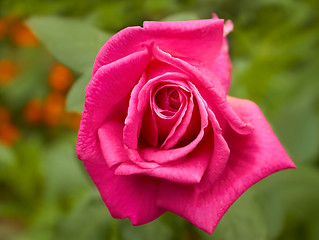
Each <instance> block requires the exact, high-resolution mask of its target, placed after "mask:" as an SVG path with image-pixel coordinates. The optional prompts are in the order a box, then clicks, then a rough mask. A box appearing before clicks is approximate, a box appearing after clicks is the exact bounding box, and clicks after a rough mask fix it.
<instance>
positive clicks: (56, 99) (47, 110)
mask: <svg viewBox="0 0 319 240" xmlns="http://www.w3.org/2000/svg"><path fill="white" fill-rule="evenodd" d="M64 105H65V97H64V96H63V95H62V94H61V93H58V92H52V93H50V94H49V95H48V96H47V97H46V99H45V101H44V106H43V115H42V116H43V121H44V123H45V124H47V125H48V126H50V127H56V126H58V125H59V124H60V123H61V120H62V119H63V115H64Z"/></svg>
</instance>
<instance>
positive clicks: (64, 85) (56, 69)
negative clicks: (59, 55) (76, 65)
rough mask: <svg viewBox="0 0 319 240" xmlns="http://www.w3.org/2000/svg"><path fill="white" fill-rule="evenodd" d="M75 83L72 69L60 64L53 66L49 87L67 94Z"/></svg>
mask: <svg viewBox="0 0 319 240" xmlns="http://www.w3.org/2000/svg"><path fill="white" fill-rule="evenodd" d="M73 81H74V75H73V73H72V71H71V70H70V69H68V68H67V67H65V66H64V65H62V64H60V63H56V64H55V65H53V66H52V68H51V70H50V72H49V86H50V87H51V88H52V89H53V90H55V91H58V92H66V91H67V90H68V89H69V88H70V87H71V85H72V83H73Z"/></svg>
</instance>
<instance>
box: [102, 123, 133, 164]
mask: <svg viewBox="0 0 319 240" xmlns="http://www.w3.org/2000/svg"><path fill="white" fill-rule="evenodd" d="M123 128H124V124H123V123H121V122H119V121H107V122H105V123H104V124H103V126H102V127H100V128H99V130H98V136H99V140H100V147H101V151H102V154H103V156H104V159H105V160H106V164H107V166H108V167H109V168H111V167H112V166H114V165H116V164H118V163H121V162H126V161H128V157H127V154H126V151H125V149H124V144H123Z"/></svg>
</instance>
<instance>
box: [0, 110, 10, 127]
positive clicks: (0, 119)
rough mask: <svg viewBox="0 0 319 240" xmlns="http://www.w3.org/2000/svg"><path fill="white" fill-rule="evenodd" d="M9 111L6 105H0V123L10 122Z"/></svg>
mask: <svg viewBox="0 0 319 240" xmlns="http://www.w3.org/2000/svg"><path fill="white" fill-rule="evenodd" d="M10 119H11V116H10V112H9V110H8V109H7V108H6V107H3V106H0V124H3V123H7V122H10Z"/></svg>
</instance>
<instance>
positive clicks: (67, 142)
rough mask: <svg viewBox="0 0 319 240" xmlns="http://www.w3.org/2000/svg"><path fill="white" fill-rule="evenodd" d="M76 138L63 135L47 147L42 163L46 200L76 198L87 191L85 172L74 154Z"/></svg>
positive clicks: (71, 135)
mask: <svg viewBox="0 0 319 240" xmlns="http://www.w3.org/2000/svg"><path fill="white" fill-rule="evenodd" d="M75 142H76V136H75V135H74V134H73V133H72V134H64V135H63V136H62V137H61V138H58V139H56V141H54V142H53V143H51V144H50V145H49V146H47V149H45V151H44V159H43V161H42V166H43V170H42V171H43V175H44V184H45V186H44V189H45V195H46V197H47V199H50V200H52V199H53V200H56V199H58V198H60V197H76V195H77V194H81V193H82V192H83V191H86V190H87V189H88V181H87V178H86V176H87V175H86V172H85V171H84V169H83V168H84V166H83V164H82V162H81V161H80V160H79V159H78V158H77V157H76V153H75Z"/></svg>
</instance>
